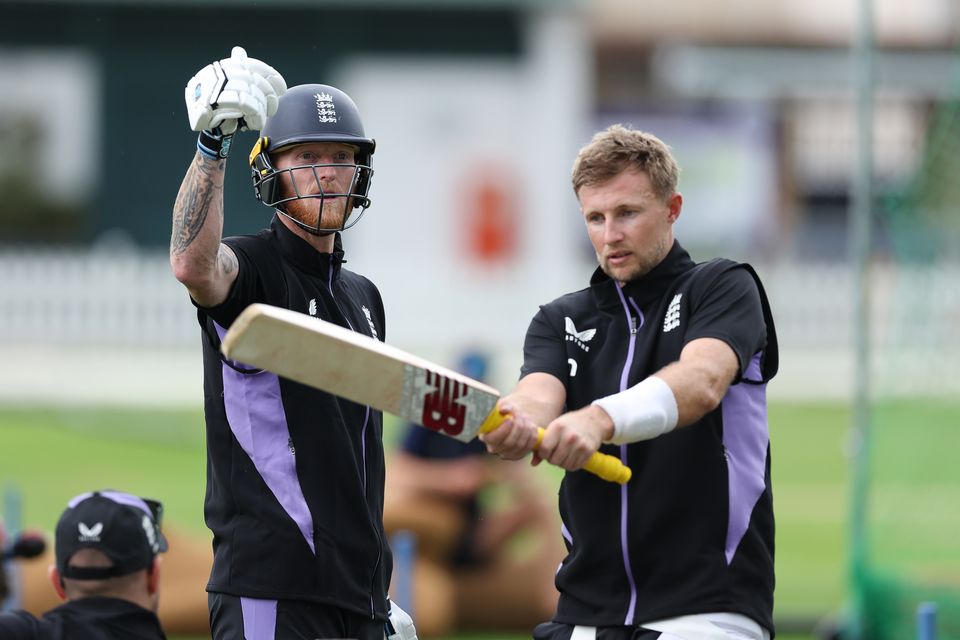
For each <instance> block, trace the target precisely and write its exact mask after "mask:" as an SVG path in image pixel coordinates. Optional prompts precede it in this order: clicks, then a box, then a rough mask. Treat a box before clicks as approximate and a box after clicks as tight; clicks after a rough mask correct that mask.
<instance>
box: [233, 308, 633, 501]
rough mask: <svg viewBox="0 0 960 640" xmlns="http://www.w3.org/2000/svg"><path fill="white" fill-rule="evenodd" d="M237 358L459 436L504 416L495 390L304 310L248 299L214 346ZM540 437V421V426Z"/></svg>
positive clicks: (612, 465) (601, 466)
mask: <svg viewBox="0 0 960 640" xmlns="http://www.w3.org/2000/svg"><path fill="white" fill-rule="evenodd" d="M220 350H221V351H222V352H223V354H224V355H225V356H226V357H227V358H230V359H231V360H235V361H237V362H241V363H244V364H246V365H251V366H254V367H257V368H260V369H266V370H268V371H272V372H273V373H276V374H277V375H279V376H282V377H284V378H288V379H290V380H294V381H296V382H300V383H302V384H305V385H309V386H311V387H315V388H317V389H321V390H323V391H326V392H328V393H332V394H334V395H337V396H340V397H342V398H346V399H348V400H352V401H353V402H356V403H359V404H363V405H369V406H371V407H373V408H374V409H378V410H380V411H384V412H386V413H391V414H393V415H395V416H397V417H399V418H402V419H404V420H407V421H410V422H414V423H416V424H419V425H422V426H424V427H426V428H427V429H432V430H434V431H437V432H439V433H442V434H444V435H447V436H450V437H451V438H455V439H457V440H460V441H462V442H469V441H471V440H473V439H474V438H475V437H476V436H477V435H478V434H480V433H488V432H490V431H493V430H494V429H496V428H497V427H499V426H500V424H501V423H502V422H503V421H504V419H505V416H503V415H502V414H501V413H500V412H499V411H497V410H496V405H497V400H499V398H500V392H499V391H497V390H496V389H494V388H493V387H491V386H488V385H486V384H483V383H482V382H479V381H477V380H474V379H472V378H469V377H467V376H465V375H463V374H461V373H458V372H456V371H453V370H452V369H448V368H446V367H442V366H440V365H438V364H435V363H433V362H430V361H429V360H426V359H424V358H419V357H417V356H415V355H413V354H410V353H407V352H406V351H403V350H402V349H398V348H396V347H393V346H391V345H388V344H384V343H382V342H380V341H379V340H375V339H374V338H371V337H368V336H365V335H363V334H360V333H357V332H355V331H350V330H349V329H344V328H343V327H340V326H337V325H335V324H333V323H330V322H326V321H325V320H321V319H319V318H314V317H312V316H308V315H306V314H303V313H298V312H296V311H291V310H289V309H282V308H280V307H274V306H271V305H266V304H252V305H250V306H249V307H247V308H246V309H244V311H243V312H242V313H241V314H240V316H239V317H237V319H236V320H235V321H234V323H233V324H232V325H231V326H230V329H229V330H228V331H227V334H226V335H225V336H224V338H223V342H222V344H221V346H220ZM539 431H540V436H539V439H538V441H537V442H538V444H539V442H540V440H542V439H543V433H544V432H543V429H542V428H541V429H540V430H539ZM584 469H586V470H587V471H589V472H591V473H593V474H596V475H597V476H599V477H601V478H603V479H604V480H609V481H611V482H617V483H620V484H624V483H626V482H627V481H628V480H630V475H631V471H630V468H629V467H627V466H626V465H624V464H623V463H622V462H621V461H620V459H619V458H616V457H614V456H611V455H607V454H604V453H600V452H596V453H594V454H593V455H592V456H591V457H590V459H589V460H588V461H587V464H586V465H584Z"/></svg>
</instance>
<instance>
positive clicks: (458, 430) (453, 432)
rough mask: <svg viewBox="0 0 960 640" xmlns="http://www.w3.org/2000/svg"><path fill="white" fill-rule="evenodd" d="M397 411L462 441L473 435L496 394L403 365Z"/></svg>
mask: <svg viewBox="0 0 960 640" xmlns="http://www.w3.org/2000/svg"><path fill="white" fill-rule="evenodd" d="M404 369H405V371H404V377H403V397H402V401H401V402H402V404H403V409H402V411H401V413H403V414H404V415H405V416H407V417H409V418H410V419H412V420H414V421H416V422H419V423H421V424H422V425H423V426H425V427H426V428H428V429H430V430H432V431H439V432H441V433H444V434H446V435H448V436H451V437H453V438H455V439H457V440H460V441H462V442H470V441H471V440H473V438H474V437H475V436H476V435H477V432H478V431H479V429H480V426H481V425H482V424H483V421H484V419H486V417H487V416H488V415H489V414H490V412H491V411H493V409H494V407H495V406H496V405H497V396H496V395H493V394H490V393H484V392H483V391H481V390H479V389H475V388H473V387H471V386H469V385H467V384H465V383H463V382H460V381H458V380H455V379H452V378H448V377H446V376H444V375H442V374H439V373H436V372H434V371H430V370H429V369H426V368H423V367H417V366H413V365H409V364H407V365H405V367H404Z"/></svg>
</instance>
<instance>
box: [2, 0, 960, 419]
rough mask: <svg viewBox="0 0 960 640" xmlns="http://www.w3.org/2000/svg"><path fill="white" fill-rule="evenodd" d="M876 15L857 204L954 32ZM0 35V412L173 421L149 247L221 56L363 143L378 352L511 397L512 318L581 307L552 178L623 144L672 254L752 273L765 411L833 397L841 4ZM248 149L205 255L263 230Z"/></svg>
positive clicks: (189, 344)
mask: <svg viewBox="0 0 960 640" xmlns="http://www.w3.org/2000/svg"><path fill="white" fill-rule="evenodd" d="M874 6H875V14H876V20H875V22H876V29H877V44H878V53H877V58H876V68H877V78H876V83H877V92H876V100H877V102H876V118H875V159H874V161H875V180H876V183H877V185H878V190H879V191H880V192H881V193H882V192H883V190H884V189H896V188H898V186H899V185H900V184H901V183H903V181H905V180H907V179H908V178H909V177H910V176H911V175H913V173H914V172H915V171H916V169H917V167H918V163H919V162H920V160H921V156H922V155H923V151H924V140H925V137H926V135H927V130H928V127H929V125H930V118H931V114H932V113H933V112H934V111H935V106H936V104H937V103H938V101H941V100H943V99H944V97H945V95H946V92H947V91H948V88H949V86H950V82H951V73H954V71H953V67H954V66H955V63H956V60H955V59H956V54H955V50H954V46H955V44H956V38H957V33H958V31H960V8H958V5H957V3H956V2H954V1H953V0H918V1H917V2H911V3H904V2H901V1H900V0H876V2H875V4H874ZM0 12H2V16H3V26H4V28H3V29H2V30H0V86H2V88H3V90H2V91H0V145H2V149H3V150H4V151H3V153H2V154H0V193H2V194H3V197H2V198H0V345H2V349H3V351H4V352H7V353H9V354H11V355H12V356H13V358H14V360H15V361H16V362H17V366H16V367H14V368H11V369H8V370H7V371H6V372H5V373H4V374H3V376H4V379H2V380H0V393H2V394H4V395H5V396H7V397H12V398H20V399H24V398H31V397H37V398H45V397H50V398H52V399H60V400H65V401H73V402H76V401H83V400H84V399H91V400H95V399H97V398H98V397H99V396H100V395H101V394H104V393H106V394H109V395H116V396H119V398H121V399H126V400H130V401H136V402H141V401H150V400H151V399H154V400H156V401H158V402H161V403H166V402H168V401H169V400H170V399H178V400H181V401H183V402H186V403H193V402H199V400H200V385H199V379H200V371H199V365H200V363H199V356H198V354H197V352H196V350H195V348H196V347H197V346H198V345H197V341H198V332H197V330H196V324H195V320H194V317H193V315H194V314H193V311H192V308H191V306H190V304H189V302H188V300H187V297H186V294H185V293H184V292H183V291H182V288H181V287H180V286H179V285H178V283H176V281H175V280H174V279H173V277H172V275H170V272H169V269H168V267H167V265H166V246H167V243H168V239H169V229H170V212H171V208H172V204H173V199H174V197H175V194H176V191H177V188H178V186H179V183H180V180H181V179H182V176H183V173H184V171H185V169H186V166H187V164H188V162H189V161H190V158H191V156H192V154H193V149H194V137H195V134H194V133H192V132H191V131H189V129H188V126H187V123H186V116H185V109H184V105H183V97H182V89H183V86H184V85H185V83H186V81H187V79H189V77H190V76H191V75H192V74H193V73H194V72H195V71H196V70H197V69H199V68H200V67H201V66H203V65H204V64H206V63H207V62H209V61H211V60H214V59H217V58H221V57H226V56H228V55H229V51H230V47H231V46H232V45H235V44H242V45H243V46H245V47H246V49H247V51H248V53H249V54H250V55H251V56H254V57H259V58H262V59H264V60H266V61H267V62H269V63H270V64H272V65H273V66H275V67H276V68H277V69H279V70H280V71H281V72H282V73H283V74H284V76H285V78H286V80H287V82H288V84H290V85H293V84H299V83H304V82H316V81H319V82H328V83H331V84H335V85H338V86H340V87H342V88H343V89H344V90H346V91H347V92H348V93H350V94H351V95H352V96H353V97H354V99H355V100H356V102H357V103H358V105H359V106H360V109H361V112H362V113H363V115H364V119H365V124H366V127H367V130H368V133H369V134H370V135H372V136H373V137H375V138H376V139H377V142H378V145H377V152H376V155H375V156H374V168H375V171H376V175H375V177H374V180H373V187H372V192H371V195H372V198H373V207H372V208H371V209H370V211H369V212H368V213H367V219H365V220H364V221H363V222H362V223H361V224H360V225H359V226H358V227H356V228H355V229H353V230H351V231H349V232H348V234H347V237H346V239H345V240H346V246H347V251H348V253H347V256H348V259H349V260H350V266H351V267H352V268H354V269H356V270H357V271H360V272H362V273H364V274H366V275H369V276H370V277H371V278H372V279H373V280H374V281H375V282H377V283H378V285H379V286H380V288H381V290H382V292H383V294H384V298H385V301H386V304H387V309H388V333H387V339H388V341H390V342H392V343H394V344H396V345H398V346H401V347H403V348H406V349H409V350H414V351H417V352H419V353H422V354H424V355H426V356H430V357H435V358H437V359H440V360H443V359H444V358H447V359H449V357H451V356H452V354H453V353H454V352H455V350H456V349H459V348H460V347H461V346H462V345H463V344H466V343H473V344H477V345H478V346H480V347H482V348H485V349H488V350H491V351H492V352H494V353H496V354H498V355H497V359H496V365H495V367H494V370H495V373H494V375H493V376H492V378H493V379H494V380H495V381H496V382H497V383H498V384H500V385H503V386H506V385H509V384H510V383H511V382H512V381H513V380H514V378H515V376H516V372H517V366H518V364H519V361H520V345H521V340H522V336H523V332H524V330H525V328H526V324H527V322H528V321H529V319H530V318H531V317H532V315H533V314H534V312H535V311H536V305H537V304H539V303H541V302H545V301H546V300H548V299H550V298H551V297H553V296H554V295H556V294H559V293H561V292H564V291H567V290H570V289H572V288H576V287H578V286H580V285H585V284H586V282H587V278H588V276H589V273H590V271H591V269H592V268H593V265H594V264H595V263H594V257H593V255H592V253H591V250H590V247H589V244H588V243H587V240H586V238H585V234H584V233H583V229H582V223H581V222H580V219H579V217H578V211H577V207H576V201H575V199H574V197H573V194H572V190H571V189H570V186H569V168H570V165H571V162H572V159H573V156H574V154H575V152H576V150H577V149H578V148H579V146H580V145H581V144H583V143H584V142H585V141H587V140H588V139H589V137H590V136H591V135H592V133H593V132H594V131H596V130H597V129H599V128H602V127H604V126H606V125H607V124H609V123H612V122H623V123H629V124H632V125H634V126H637V127H639V128H643V129H646V130H649V131H652V132H654V133H656V134H657V135H658V136H660V137H661V138H663V139H664V140H665V141H666V142H667V143H668V144H670V145H671V146H672V147H673V148H674V150H675V152H676V154H677V156H678V158H679V160H680V163H681V166H682V167H683V174H682V178H681V190H682V192H683V193H684V196H685V208H684V214H683V216H682V217H681V219H680V221H679V222H678V225H677V232H678V236H679V238H680V240H681V242H683V243H684V245H685V246H687V247H688V249H690V250H691V251H692V253H693V254H694V256H695V257H697V258H706V257H710V256H712V255H715V254H717V253H719V254H723V255H727V256H729V257H733V258H737V259H743V260H750V261H752V262H754V263H755V264H756V265H757V267H758V268H759V270H760V271H761V275H763V276H764V278H765V280H766V282H767V285H768V289H769V290H770V294H771V298H772V300H773V304H774V307H775V311H776V313H777V316H778V322H779V327H780V331H781V341H782V343H783V351H784V354H785V355H784V358H783V361H784V366H783V367H782V373H781V376H780V378H778V380H777V382H776V383H775V384H774V385H772V386H771V393H772V394H783V395H790V396H804V395H816V396H822V395H824V394H826V395H833V396H844V395H845V394H846V393H848V392H849V377H850V366H851V365H850V358H849V344H850V325H851V321H850V317H851V309H852V306H851V305H852V299H853V298H852V296H851V294H850V287H851V280H850V275H849V273H850V272H849V269H848V265H847V264H846V262H845V261H846V260H847V244H848V233H847V219H848V209H849V204H848V192H849V188H850V182H851V178H852V175H853V171H854V167H855V159H856V158H855V150H856V145H855V131H856V128H855V108H854V107H855V96H854V92H853V86H854V83H853V61H852V57H851V54H850V43H851V39H852V36H853V33H854V31H855V29H856V21H857V11H856V3H854V2H846V3H838V2H832V1H828V0H816V1H813V2H804V3H796V2H790V1H788V0H713V1H711V2H701V1H698V0H674V1H672V2H668V3H666V2H665V3H649V2H648V3H638V2H636V1H634V0H592V1H587V0H584V1H577V0H487V1H480V0H476V1H469V0H457V1H449V2H444V1H441V0H430V1H426V0H423V1H419V2H413V1H403V0H354V1H352V2H330V1H318V0H309V1H308V0H272V1H271V2H253V1H229V0H206V1H195V2H189V3H188V2H180V1H176V0H169V1H160V0H152V1H149V2H133V1H124V0H113V1H98V2H90V1H84V0H59V1H56V0H54V1H49V0H48V1H39V2H38V1H31V2H9V1H3V2H0ZM254 140H255V134H253V133H245V134H241V135H240V136H239V139H238V141H237V142H236V144H235V147H234V153H233V155H232V156H231V158H230V161H229V163H228V171H227V185H226V190H225V193H226V196H225V197H226V230H225V231H226V233H228V234H232V233H245V232H251V231H254V230H256V229H259V228H261V227H262V226H264V225H265V224H266V223H267V221H268V220H269V217H270V215H271V214H270V211H269V210H267V209H266V208H264V207H262V206H260V205H259V204H257V203H256V202H255V201H254V199H253V197H252V193H251V188H250V186H249V176H248V170H247V167H246V149H247V147H248V145H252V143H253V141H254ZM885 231H886V230H885V229H884V228H883V226H882V225H881V226H878V227H877V230H876V237H875V238H874V242H875V247H876V251H877V253H878V255H880V256H882V253H883V251H884V250H885V248H887V247H888V238H887V237H886V235H885ZM877 277H878V278H879V279H880V280H881V282H880V283H879V286H880V287H881V288H882V287H883V282H882V280H883V277H884V276H883V274H882V273H879V275H878V276H877ZM882 303H883V301H882V299H881V300H879V301H878V302H877V304H882ZM951 310H952V311H951ZM947 312H956V306H954V307H950V309H948V310H947ZM883 330H884V329H883V326H882V324H881V326H880V328H879V329H877V331H878V332H880V333H882V331H883ZM881 337H882V336H881ZM158 348H159V349H158ZM131 361H132V362H133V363H134V364H132V365H130V364H125V363H129V362H131ZM91 370H96V371H98V372H99V373H98V374H97V375H90V372H91ZM52 371H58V372H60V373H59V375H57V376H55V379H53V378H54V376H51V372H52Z"/></svg>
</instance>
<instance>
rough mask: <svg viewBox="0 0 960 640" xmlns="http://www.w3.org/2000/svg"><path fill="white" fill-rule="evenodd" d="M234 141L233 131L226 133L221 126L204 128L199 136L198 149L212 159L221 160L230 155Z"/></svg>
mask: <svg viewBox="0 0 960 640" xmlns="http://www.w3.org/2000/svg"><path fill="white" fill-rule="evenodd" d="M232 143H233V134H232V133H229V134H225V133H223V132H222V131H220V129H219V128H217V129H209V130H208V129H204V130H203V131H201V132H200V135H199V136H198V137H197V151H199V152H200V153H202V154H203V155H205V156H206V157H208V158H210V159H211V160H220V159H223V158H226V157H227V155H229V153H230V145H231V144H232Z"/></svg>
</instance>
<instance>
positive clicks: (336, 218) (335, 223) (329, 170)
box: [281, 165, 353, 229]
mask: <svg viewBox="0 0 960 640" xmlns="http://www.w3.org/2000/svg"><path fill="white" fill-rule="evenodd" d="M323 169H324V170H325V171H324V173H323V174H320V173H319V172H320V171H321V168H319V167H318V168H317V169H316V171H317V174H315V173H314V169H312V168H304V169H295V170H294V171H292V172H289V173H287V174H286V175H284V180H283V186H282V190H281V195H282V198H283V199H286V198H296V195H297V191H295V190H294V188H293V185H292V181H293V180H296V182H297V187H298V191H299V193H300V195H301V196H308V197H301V198H299V199H293V200H290V201H288V202H285V203H283V205H282V206H283V210H284V211H285V212H286V213H287V215H289V216H290V217H291V218H294V219H295V220H298V221H299V222H301V223H303V224H305V225H307V226H309V227H313V228H315V229H341V228H343V225H344V223H345V222H346V214H347V203H348V201H349V200H352V199H351V198H347V197H345V196H343V195H332V196H331V197H323V198H321V197H320V194H321V193H329V194H344V193H348V192H349V189H350V187H351V182H352V177H353V166H352V165H351V166H348V167H323ZM291 174H293V175H291ZM328 177H330V178H331V179H329V180H328V179H327V178H328Z"/></svg>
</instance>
